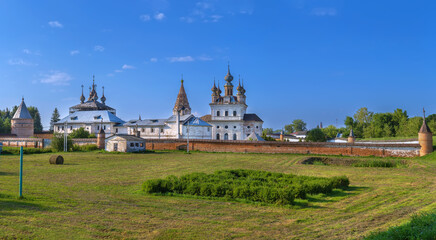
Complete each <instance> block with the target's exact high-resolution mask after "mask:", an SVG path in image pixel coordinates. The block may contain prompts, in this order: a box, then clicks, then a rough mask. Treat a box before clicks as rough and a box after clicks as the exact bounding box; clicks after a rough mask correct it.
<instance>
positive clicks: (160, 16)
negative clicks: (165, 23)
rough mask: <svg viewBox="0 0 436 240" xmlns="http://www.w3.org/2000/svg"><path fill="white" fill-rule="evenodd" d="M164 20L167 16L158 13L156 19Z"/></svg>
mask: <svg viewBox="0 0 436 240" xmlns="http://www.w3.org/2000/svg"><path fill="white" fill-rule="evenodd" d="M164 18H165V14H163V13H156V14H155V15H154V19H156V20H159V21H161V20H163V19H164Z"/></svg>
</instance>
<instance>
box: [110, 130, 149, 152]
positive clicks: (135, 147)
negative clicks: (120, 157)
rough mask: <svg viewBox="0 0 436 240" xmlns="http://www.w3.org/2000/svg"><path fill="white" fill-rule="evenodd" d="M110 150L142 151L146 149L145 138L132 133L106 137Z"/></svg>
mask: <svg viewBox="0 0 436 240" xmlns="http://www.w3.org/2000/svg"><path fill="white" fill-rule="evenodd" d="M106 151H108V152H141V151H145V139H143V138H140V137H136V136H132V135H124V134H120V135H113V136H111V137H109V138H106Z"/></svg>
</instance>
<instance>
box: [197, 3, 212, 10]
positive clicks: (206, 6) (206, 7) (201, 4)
mask: <svg viewBox="0 0 436 240" xmlns="http://www.w3.org/2000/svg"><path fill="white" fill-rule="evenodd" d="M195 5H197V7H199V8H203V9H210V8H212V7H213V5H212V3H210V2H206V1H202V2H197V3H196V4H195Z"/></svg>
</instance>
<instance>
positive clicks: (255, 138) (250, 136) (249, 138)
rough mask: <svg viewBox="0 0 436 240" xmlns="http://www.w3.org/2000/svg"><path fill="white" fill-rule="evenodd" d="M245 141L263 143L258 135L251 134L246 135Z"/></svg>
mask: <svg viewBox="0 0 436 240" xmlns="http://www.w3.org/2000/svg"><path fill="white" fill-rule="evenodd" d="M245 140H250V141H265V140H264V139H263V138H262V137H261V136H259V134H257V133H255V132H252V133H251V134H250V135H248V137H247V138H246V139H245Z"/></svg>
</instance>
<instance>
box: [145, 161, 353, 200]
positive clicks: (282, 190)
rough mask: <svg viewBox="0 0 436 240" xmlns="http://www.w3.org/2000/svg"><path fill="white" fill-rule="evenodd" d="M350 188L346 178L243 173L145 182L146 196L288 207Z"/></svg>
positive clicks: (193, 175) (244, 171) (254, 172)
mask: <svg viewBox="0 0 436 240" xmlns="http://www.w3.org/2000/svg"><path fill="white" fill-rule="evenodd" d="M348 185H349V181H348V178H347V177H345V176H341V177H333V178H319V177H307V176H297V175H293V174H283V173H272V172H266V171H255V170H244V169H239V170H223V171H217V172H215V173H214V174H205V173H191V174H186V175H183V176H181V177H179V178H178V177H176V176H168V177H167V178H165V179H152V180H148V181H146V182H144V184H143V187H142V189H143V191H144V192H146V193H167V192H172V193H177V194H188V195H195V196H206V197H225V198H230V199H246V200H250V201H254V202H264V203H271V204H278V205H286V204H292V203H293V202H294V199H295V198H300V199H305V198H306V195H307V194H318V193H326V194H327V193H330V192H332V191H333V189H334V188H346V187H348Z"/></svg>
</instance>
